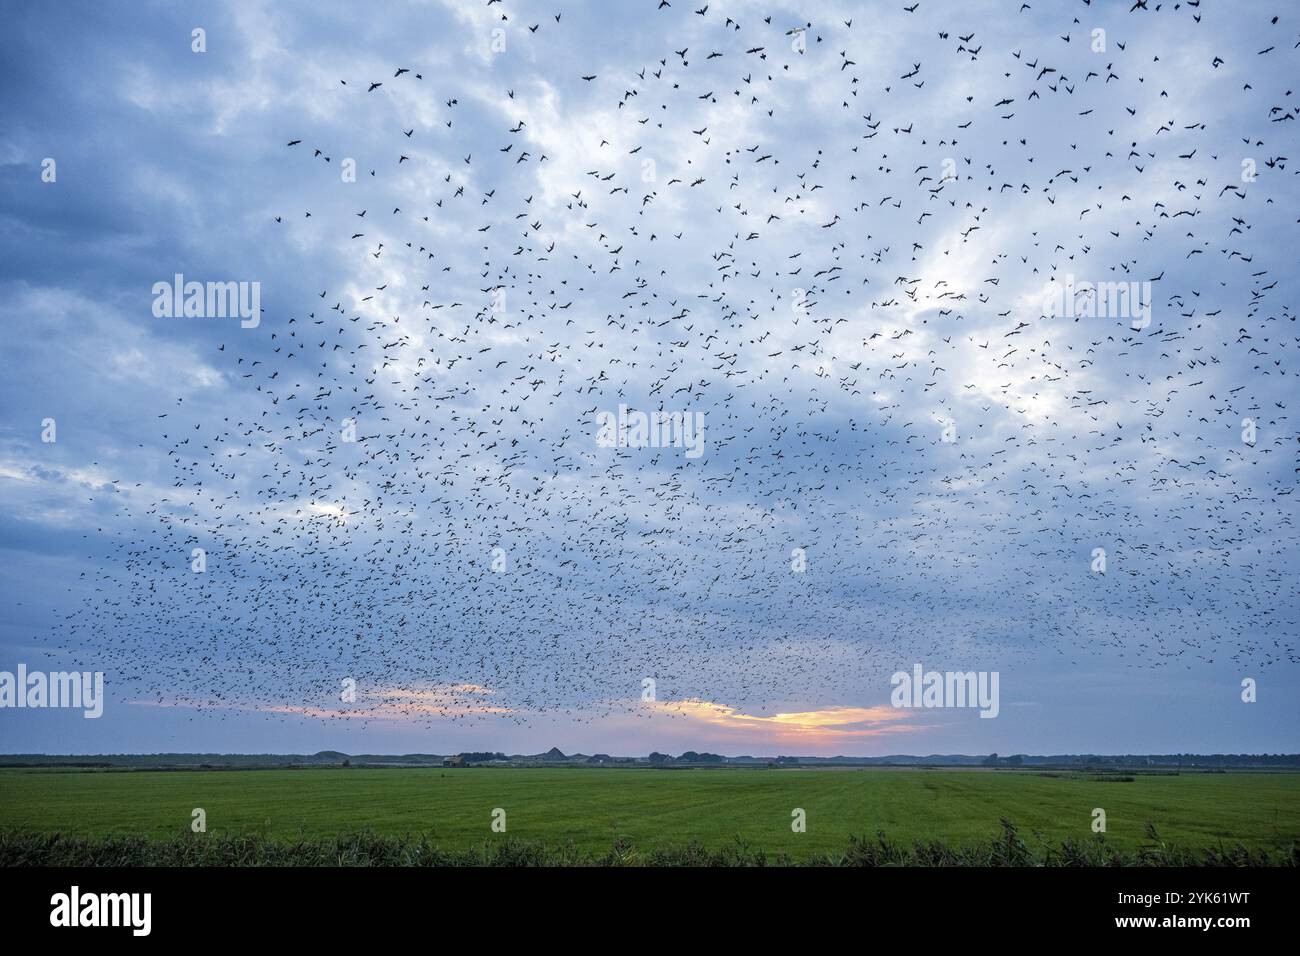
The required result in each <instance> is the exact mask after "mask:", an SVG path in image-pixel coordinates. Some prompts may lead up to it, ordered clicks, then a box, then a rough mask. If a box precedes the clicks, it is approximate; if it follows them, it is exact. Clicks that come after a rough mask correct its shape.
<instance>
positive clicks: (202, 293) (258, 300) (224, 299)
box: [153, 272, 262, 329]
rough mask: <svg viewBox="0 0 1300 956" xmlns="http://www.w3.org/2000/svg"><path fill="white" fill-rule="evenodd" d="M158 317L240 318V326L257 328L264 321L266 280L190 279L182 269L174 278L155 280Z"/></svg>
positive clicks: (154, 295) (154, 292)
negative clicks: (199, 280) (187, 278)
mask: <svg viewBox="0 0 1300 956" xmlns="http://www.w3.org/2000/svg"><path fill="white" fill-rule="evenodd" d="M153 297H154V299H153V314H154V317H155V318H159V319H172V318H176V319H179V318H186V319H224V318H236V317H237V318H239V319H240V320H241V321H240V323H239V324H240V326H241V327H242V328H245V329H255V328H257V326H258V325H259V324H260V323H261V321H262V283H260V282H243V281H240V282H233V281H232V282H194V281H190V282H186V281H185V277H184V276H183V275H181V274H180V273H179V272H178V273H176V275H175V277H174V278H173V280H172V281H171V282H167V281H165V280H164V281H162V282H155V283H154V284H153Z"/></svg>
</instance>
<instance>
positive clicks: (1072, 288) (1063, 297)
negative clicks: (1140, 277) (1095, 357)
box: [1043, 274, 1151, 332]
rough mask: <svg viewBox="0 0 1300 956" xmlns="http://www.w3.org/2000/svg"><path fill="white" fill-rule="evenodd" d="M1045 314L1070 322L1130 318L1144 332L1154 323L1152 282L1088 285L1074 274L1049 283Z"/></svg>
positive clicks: (1045, 298) (1045, 299)
mask: <svg viewBox="0 0 1300 956" xmlns="http://www.w3.org/2000/svg"><path fill="white" fill-rule="evenodd" d="M1043 314H1044V315H1047V316H1051V317H1061V318H1067V319H1098V318H1103V319H1106V318H1109V319H1128V320H1129V325H1130V327H1131V328H1132V329H1133V330H1134V331H1135V332H1140V331H1141V330H1142V329H1145V328H1146V327H1147V326H1148V325H1150V324H1151V283H1150V282H1148V281H1144V282H1129V281H1124V282H1088V281H1086V280H1076V279H1075V278H1074V275H1073V274H1070V275H1067V276H1065V278H1064V280H1063V281H1061V282H1049V283H1048V284H1047V287H1046V289H1044V291H1043Z"/></svg>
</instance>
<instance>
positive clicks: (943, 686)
mask: <svg viewBox="0 0 1300 956" xmlns="http://www.w3.org/2000/svg"><path fill="white" fill-rule="evenodd" d="M998 679H999V677H998V672H997V671H927V670H925V668H924V667H922V666H921V665H920V664H914V665H913V666H912V673H910V674H909V673H908V672H907V671H897V672H896V673H895V674H894V676H893V677H891V678H890V679H889V684H890V686H891V687H893V688H894V690H893V693H891V694H890V695H889V702H890V703H891V704H893V705H894V706H895V707H978V708H979V711H980V716H981V717H996V716H997V715H998V712H999V710H1000V709H1001V706H1000V704H999V702H998Z"/></svg>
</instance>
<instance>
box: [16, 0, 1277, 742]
mask: <svg viewBox="0 0 1300 956" xmlns="http://www.w3.org/2000/svg"><path fill="white" fill-rule="evenodd" d="M1129 6H1131V4H1115V3H1104V2H1101V0H1096V2H1093V3H1091V4H1088V3H1085V2H1074V0H1063V2H1059V3H1035V4H1033V5H1032V6H1031V7H1030V8H1029V9H1021V5H1020V4H1019V3H1016V2H1003V0H975V2H961V3H948V4H945V3H939V2H936V0H921V2H920V5H919V6H918V7H917V8H916V9H915V10H913V11H910V12H909V11H908V10H907V9H906V8H904V6H903V4H902V3H901V2H899V0H895V2H892V3H887V4H883V5H879V4H872V5H871V9H870V12H869V13H868V11H867V10H866V9H865V5H862V4H855V3H817V4H807V5H804V6H800V5H797V4H779V3H772V4H765V3H739V2H725V0H721V2H720V0H711V2H710V3H709V4H708V5H707V8H705V7H704V6H703V4H701V7H700V8H699V9H702V10H703V12H702V13H701V12H696V9H697V8H695V7H693V6H692V5H691V4H688V3H687V2H686V0H679V2H674V3H672V4H671V6H662V7H661V6H659V5H658V3H657V2H656V0H636V2H626V3H620V4H616V5H614V4H598V3H588V4H569V3H563V4H559V3H552V4H535V3H529V4H521V3H517V2H510V0H506V2H501V3H491V4H486V3H484V2H482V0H464V2H460V0H443V2H434V0H429V2H413V0H412V2H394V3H391V4H384V5H382V6H380V7H378V8H376V7H375V6H373V5H352V4H337V5H336V4H324V3H261V2H251V0H250V2H231V3H222V4H217V3H212V4H207V3H196V4H188V5H185V6H184V7H179V6H177V5H174V4H165V3H138V4H131V5H104V4H97V3H69V4H58V5H55V6H53V7H52V8H49V7H39V8H38V7H25V8H21V9H13V10H8V11H6V12H5V13H4V14H3V17H4V21H5V29H4V30H3V31H0V53H2V54H3V55H2V56H0V74H2V75H3V80H4V82H3V84H0V105H2V107H3V112H4V116H5V118H6V119H5V123H4V124H3V126H2V127H0V197H2V199H3V204H2V205H0V215H3V220H4V223H3V224H4V229H3V231H2V232H0V244H2V246H3V253H4V254H3V256H2V257H0V301H2V302H3V303H4V304H5V306H6V313H7V321H8V328H9V334H8V336H7V337H6V340H5V348H3V350H0V372H2V373H3V374H0V390H3V399H4V408H5V414H4V417H3V419H2V420H0V501H2V502H3V504H4V507H3V509H0V587H2V588H3V601H4V612H5V613H4V614H3V615H0V670H7V671H11V672H12V671H15V670H16V669H17V667H18V665H19V664H24V665H25V666H26V667H27V668H28V669H30V670H47V671H54V670H65V669H70V668H77V669H85V670H94V671H103V672H104V675H105V684H106V688H107V696H108V701H107V703H106V706H105V713H104V716H103V717H102V718H100V719H97V720H87V719H84V718H82V717H81V715H80V713H79V712H75V711H58V710H26V709H24V710H14V709H5V710H0V740H2V741H3V745H2V747H0V749H3V750H5V751H8V752H28V751H43V752H64V753H66V752H73V753H78V752H122V751H131V752H140V751H143V752H153V751H241V752H272V751H274V752H304V751H306V752H310V751H314V750H318V749H325V748H330V749H338V750H345V751H350V752H371V753H378V752H411V751H421V752H435V753H437V752H448V751H457V750H466V749H492V750H504V751H508V752H524V753H526V752H536V751H540V750H545V749H547V748H549V747H551V746H559V747H561V749H564V750H566V751H570V752H572V751H583V752H588V753H590V752H595V751H603V752H609V753H646V752H648V751H650V750H654V749H657V750H662V751H671V752H680V751H681V750H684V749H696V750H705V749H707V750H715V751H720V752H724V753H728V754H741V753H753V754H774V753H806V754H837V753H842V754H863V755H865V754H886V753H956V752H962V753H985V752H991V751H997V752H1000V753H1012V752H1025V753H1067V752H1093V753H1122V752H1190V751H1194V752H1225V751H1226V752H1280V751H1287V752H1293V751H1295V750H1296V749H1297V743H1298V741H1300V734H1298V733H1297V732H1298V731H1300V710H1298V709H1297V706H1296V700H1297V697H1296V694H1297V691H1298V690H1300V672H1298V671H1297V653H1296V628H1297V623H1298V622H1297V572H1296V570H1295V568H1296V565H1297V558H1298V557H1300V554H1298V553H1297V552H1298V551H1300V549H1297V547H1296V539H1295V506H1294V502H1293V496H1292V494H1291V493H1292V490H1293V487H1294V475H1295V473H1296V471H1297V469H1296V464H1297V463H1296V441H1297V437H1298V436H1297V434H1296V430H1295V426H1294V424H1293V423H1292V420H1291V417H1290V408H1289V406H1290V405H1291V402H1292V401H1293V400H1294V398H1295V388H1294V385H1293V378H1292V377H1293V375H1294V374H1295V371H1296V353H1295V349H1296V346H1297V344H1298V340H1297V336H1296V331H1295V325H1294V323H1295V316H1296V293H1297V288H1296V285H1297V283H1296V251H1295V250H1296V248H1297V246H1296V240H1297V238H1300V237H1298V236H1297V218H1296V208H1297V205H1296V204H1297V199H1298V198H1300V195H1298V193H1300V190H1297V187H1296V179H1295V176H1296V169H1297V168H1300V160H1297V161H1296V162H1295V163H1293V162H1292V161H1291V160H1290V159H1288V157H1289V156H1300V151H1298V149H1297V143H1296V141H1295V140H1296V135H1295V119H1294V115H1293V114H1295V112H1296V108H1297V103H1296V95H1295V93H1294V91H1293V90H1292V89H1291V88H1290V86H1291V84H1292V83H1293V78H1294V77H1295V76H1297V75H1300V70H1297V66H1298V64H1297V57H1298V56H1300V51H1298V50H1297V41H1298V40H1300V15H1297V14H1296V13H1295V12H1293V11H1289V10H1287V9H1286V8H1285V6H1284V5H1277V4H1275V5H1272V6H1268V5H1263V4H1255V3H1250V2H1246V3H1226V2H1213V0H1204V2H1202V3H1201V4H1199V5H1197V6H1195V7H1191V6H1188V5H1187V4H1186V3H1183V4H1173V3H1165V4H1163V5H1161V6H1160V7H1159V8H1158V9H1157V8H1156V7H1155V5H1154V4H1152V5H1151V6H1152V8H1151V9H1149V10H1135V11H1130V10H1129ZM1275 8H1277V9H1275ZM557 15H558V18H557ZM1275 16H1276V22H1274V18H1275ZM196 29H198V30H201V31H202V32H201V33H200V34H198V35H197V38H196V34H195V32H194V31H195V30H196ZM196 47H201V48H202V49H196ZM376 84H378V85H376ZM353 173H355V175H352V174H353ZM177 275H182V276H184V277H185V280H186V281H198V282H202V283H207V282H236V283H249V284H251V283H256V284H257V286H256V288H257V290H258V296H259V304H260V311H259V312H258V313H257V314H256V316H255V318H248V319H246V320H245V321H244V322H242V323H241V321H240V318H239V317H238V316H234V317H232V316H188V317H187V316H170V315H159V314H158V312H159V309H158V307H157V302H156V300H157V298H158V297H157V295H156V292H155V289H156V287H157V284H159V283H172V282H173V281H174V277H175V276H177ZM1089 283H1091V284H1094V285H1095V284H1097V283H1124V284H1125V285H1124V286H1123V292H1122V294H1121V293H1119V292H1118V291H1116V292H1115V294H1114V296H1113V297H1112V298H1111V299H1110V300H1109V301H1107V295H1106V294H1105V292H1103V293H1101V294H1093V293H1092V292H1090V291H1089V290H1088V284H1089ZM1129 283H1131V285H1129ZM247 288H250V289H251V288H252V286H251V285H249V286H248V287H247ZM1067 288H1068V290H1069V291H1066V292H1062V290H1063V289H1067ZM1114 288H1115V289H1116V290H1117V289H1118V288H1119V287H1114ZM246 326H247V327H246ZM621 406H626V407H627V408H628V409H630V410H632V411H645V412H655V411H660V412H667V413H682V414H686V415H691V416H697V415H698V416H700V418H699V420H700V421H702V422H703V428H704V431H703V438H704V445H703V453H702V454H701V455H699V456H698V457H694V456H688V455H687V454H686V449H684V448H681V447H675V446H674V445H673V444H672V443H671V442H669V443H668V447H637V446H636V442H635V441H633V442H631V443H630V445H629V444H627V443H624V445H623V446H621V447H606V445H607V444H608V443H605V442H602V441H600V440H598V439H599V429H598V419H599V416H600V414H601V413H617V412H618V410H619V408H620V407H621ZM692 420H695V419H694V418H692ZM50 421H52V422H53V432H52V433H51V426H50V424H49V423H50ZM51 437H52V438H53V439H54V440H52V441H51V440H49V439H50V438H51ZM196 549H200V550H201V553H202V560H201V562H200V566H198V567H196V565H195V560H196V558H195V555H196ZM917 663H920V664H922V665H923V666H924V668H925V669H927V670H937V671H963V672H964V671H976V672H997V673H998V674H999V688H1000V708H999V713H998V715H997V717H996V718H995V719H982V718H980V717H979V714H978V712H977V711H976V710H974V709H970V708H934V709H902V708H896V707H894V706H892V705H891V700H890V689H891V685H890V676H891V674H893V673H894V672H896V671H898V670H900V669H901V670H906V671H909V672H910V671H911V669H912V667H913V666H914V665H915V664H917ZM1245 679H1250V680H1252V681H1254V682H1255V684H1256V686H1257V700H1256V701H1255V702H1253V703H1246V702H1244V701H1243V700H1242V682H1243V680H1245ZM648 682H650V683H648ZM348 687H355V696H354V697H353V696H352V695H350V694H348V693H346V688H348ZM647 688H651V689H652V693H651V692H649V691H647ZM647 696H651V697H652V698H653V699H645V698H646V697H647Z"/></svg>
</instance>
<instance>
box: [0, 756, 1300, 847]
mask: <svg viewBox="0 0 1300 956" xmlns="http://www.w3.org/2000/svg"><path fill="white" fill-rule="evenodd" d="M196 807H202V808H203V809H204V810H205V811H206V813H207V825H208V833H209V834H217V835H226V836H242V835H248V834H256V835H262V836H266V837H270V838H277V839H278V838H298V837H309V838H319V837H332V836H335V835H337V834H339V833H342V832H356V831H360V830H370V831H373V832H374V833H376V834H382V835H389V836H405V835H418V834H424V835H426V836H428V837H429V838H430V840H432V841H433V842H435V843H437V844H438V845H439V846H442V847H445V848H447V849H449V850H450V849H456V850H460V849H467V848H471V847H476V846H481V845H482V844H484V843H485V842H493V841H500V840H505V839H507V837H508V838H510V839H515V840H523V841H530V842H533V843H539V844H546V845H563V844H566V843H569V842H571V843H572V844H574V845H575V846H576V847H578V848H579V849H582V850H591V851H594V852H599V851H606V850H608V849H609V847H610V846H611V844H613V843H614V841H615V840H617V839H620V838H621V839H623V840H627V841H630V842H631V843H632V844H634V845H636V846H638V847H647V848H648V847H656V846H679V845H684V844H686V843H689V842H691V841H693V840H694V841H697V842H698V843H700V844H701V845H703V846H705V847H709V848H715V847H721V846H725V845H727V844H734V842H735V840H736V838H737V837H739V838H740V839H742V840H744V841H746V842H747V843H748V844H749V845H750V846H752V847H755V848H760V849H762V850H764V851H766V852H768V853H772V854H780V853H786V854H789V855H790V856H791V857H793V858H795V859H801V858H806V857H807V856H809V855H811V854H814V853H826V852H832V851H837V850H842V849H843V848H844V846H845V844H846V842H847V840H848V838H849V836H850V835H860V836H867V837H871V836H873V835H874V834H875V833H877V832H878V831H882V830H883V831H884V832H885V833H886V834H888V836H889V837H890V838H892V839H893V840H896V841H904V842H911V841H913V840H942V841H945V842H946V843H948V844H951V845H962V844H969V843H975V842H978V841H983V840H989V839H991V838H995V837H997V835H998V834H999V832H1000V826H999V820H1000V819H1001V818H1007V819H1009V820H1011V821H1012V822H1013V823H1014V824H1015V825H1016V826H1017V828H1018V830H1019V832H1020V835H1021V837H1022V838H1023V839H1024V840H1025V842H1026V843H1028V844H1030V845H1031V846H1032V845H1033V844H1035V843H1037V842H1042V841H1048V842H1054V843H1055V842H1060V841H1061V840H1064V839H1075V840H1086V839H1089V838H1091V835H1092V834H1091V829H1090V824H1091V821H1092V811H1093V808H1094V807H1101V808H1103V809H1105V811H1106V819H1107V831H1106V839H1107V840H1108V841H1109V842H1110V843H1111V844H1113V845H1115V846H1116V847H1123V848H1133V847H1138V846H1140V845H1143V844H1146V843H1150V840H1149V839H1148V838H1147V836H1146V833H1145V831H1146V827H1147V825H1148V824H1154V825H1155V827H1156V829H1157V831H1158V833H1159V836H1160V838H1161V840H1167V841H1169V842H1171V843H1175V844H1178V845H1180V846H1183V847H1188V848H1199V847H1206V846H1218V845H1220V844H1223V845H1227V846H1231V845H1233V844H1236V843H1241V844H1243V845H1244V846H1246V847H1248V848H1252V849H1261V848H1269V849H1275V848H1283V849H1285V848H1288V847H1290V846H1291V845H1292V844H1293V843H1294V842H1295V841H1296V840H1297V839H1300V775H1298V774H1286V773H1276V774H1269V773H1227V774H1202V773H1183V774H1177V775H1139V776H1136V778H1135V779H1133V780H1132V781H1131V782H1112V781H1106V782H1103V781H1101V780H1098V779H1097V778H1096V777H1095V776H1093V775H1087V774H1070V773H1062V774H1061V775H1059V776H1045V775H1042V774H1038V773H1032V772H1016V773H1011V772H987V771H973V770H972V771H963V770H829V769H820V770H740V769H728V770H689V771H653V770H619V769H591V770H588V769H559V768H557V769H524V768H515V769H487V768H483V769H478V768H469V769H457V770H444V769H393V770H370V769H346V770H344V769H340V770H333V769H323V770H243V771H171V772H150V771H133V772H70V771H57V770H3V771H0V830H9V831H15V830H21V831H40V832H43V833H59V834H63V835H65V836H81V837H101V836H111V835H116V836H128V835H129V836H137V837H139V836H145V837H150V838H164V837H175V836H177V835H179V834H188V833H189V829H190V819H191V811H192V810H193V809H194V808H196ZM498 807H500V808H502V809H504V810H505V811H506V822H507V833H506V834H499V833H493V832H492V830H491V820H492V811H493V810H494V808H498ZM796 807H801V808H803V809H804V810H805V811H806V813H807V832H806V833H802V834H799V833H794V832H792V831H791V826H790V823H791V811H792V810H793V809H794V808H796Z"/></svg>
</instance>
